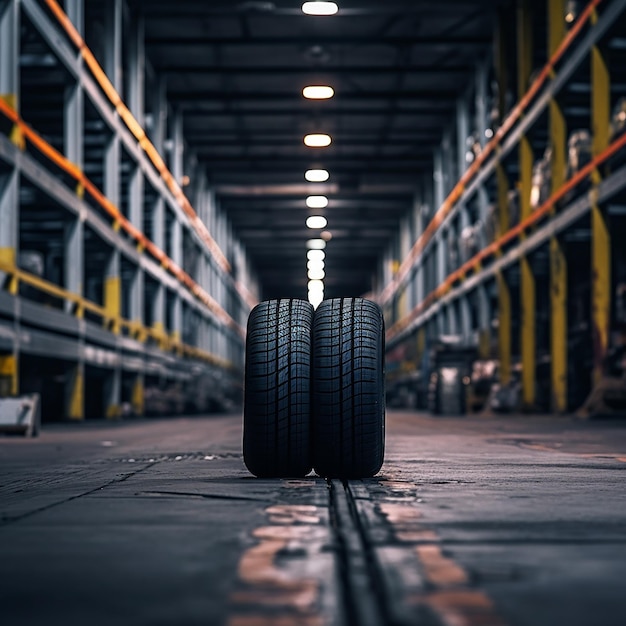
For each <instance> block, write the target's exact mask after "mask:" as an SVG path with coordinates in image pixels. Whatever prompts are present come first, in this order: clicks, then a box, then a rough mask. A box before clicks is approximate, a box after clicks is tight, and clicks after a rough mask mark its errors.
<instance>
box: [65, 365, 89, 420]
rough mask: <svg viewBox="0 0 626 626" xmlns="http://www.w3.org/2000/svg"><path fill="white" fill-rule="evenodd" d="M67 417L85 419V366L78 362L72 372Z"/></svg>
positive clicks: (68, 390)
mask: <svg viewBox="0 0 626 626" xmlns="http://www.w3.org/2000/svg"><path fill="white" fill-rule="evenodd" d="M67 418H68V419H70V420H74V421H78V420H82V419H85V366H84V365H83V364H82V363H78V364H77V365H76V367H75V368H74V369H73V371H72V372H71V374H70V380H69V384H68V389H67Z"/></svg>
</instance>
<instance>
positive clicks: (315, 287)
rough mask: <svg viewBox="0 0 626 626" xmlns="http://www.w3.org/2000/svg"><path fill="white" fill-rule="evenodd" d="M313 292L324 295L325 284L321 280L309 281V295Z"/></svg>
mask: <svg viewBox="0 0 626 626" xmlns="http://www.w3.org/2000/svg"><path fill="white" fill-rule="evenodd" d="M311 292H317V293H320V292H321V293H324V283H323V282H322V281H321V280H319V279H317V280H310V281H309V293H311Z"/></svg>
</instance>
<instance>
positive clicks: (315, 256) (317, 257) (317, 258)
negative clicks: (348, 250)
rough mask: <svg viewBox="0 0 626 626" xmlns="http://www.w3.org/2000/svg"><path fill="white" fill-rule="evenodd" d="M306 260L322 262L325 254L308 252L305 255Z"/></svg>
mask: <svg viewBox="0 0 626 626" xmlns="http://www.w3.org/2000/svg"><path fill="white" fill-rule="evenodd" d="M306 258H307V260H309V261H323V260H324V259H325V258H326V253H325V252H324V251H323V250H309V251H308V252H307V253H306Z"/></svg>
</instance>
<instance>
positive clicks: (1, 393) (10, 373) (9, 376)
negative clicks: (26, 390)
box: [0, 354, 20, 398]
mask: <svg viewBox="0 0 626 626" xmlns="http://www.w3.org/2000/svg"><path fill="white" fill-rule="evenodd" d="M19 381H20V379H19V368H18V360H17V356H16V355H14V354H5V355H0V398H2V397H6V396H17V395H18V394H19V387H20V385H19Z"/></svg>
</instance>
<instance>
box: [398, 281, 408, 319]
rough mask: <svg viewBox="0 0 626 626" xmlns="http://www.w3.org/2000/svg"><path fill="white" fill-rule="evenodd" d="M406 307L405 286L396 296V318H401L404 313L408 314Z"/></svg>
mask: <svg viewBox="0 0 626 626" xmlns="http://www.w3.org/2000/svg"><path fill="white" fill-rule="evenodd" d="M408 312H409V311H408V308H407V290H406V287H404V288H403V289H402V291H401V292H400V295H399V296H398V319H402V318H403V317H404V316H405V315H407V314H408Z"/></svg>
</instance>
